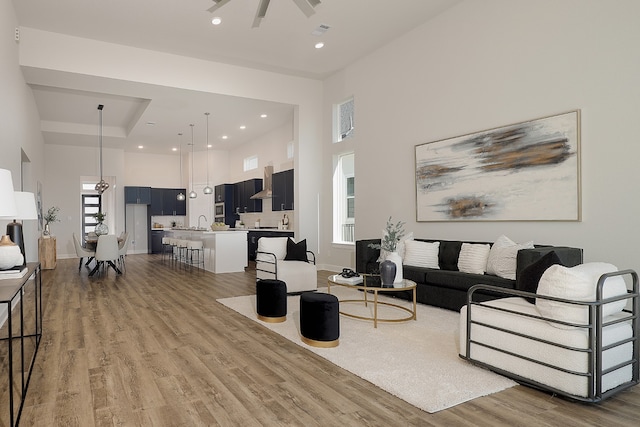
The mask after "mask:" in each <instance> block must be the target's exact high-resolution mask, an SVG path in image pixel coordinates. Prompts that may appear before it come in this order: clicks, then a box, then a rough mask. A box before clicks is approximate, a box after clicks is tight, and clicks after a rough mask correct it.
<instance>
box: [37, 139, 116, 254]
mask: <svg viewBox="0 0 640 427" xmlns="http://www.w3.org/2000/svg"><path fill="white" fill-rule="evenodd" d="M99 153H100V152H99V150H98V148H96V147H73V146H67V145H51V144H47V145H45V154H46V159H47V161H46V164H45V182H44V183H43V194H44V195H45V197H44V199H45V202H44V207H43V209H44V210H45V211H46V210H47V209H48V208H49V207H51V206H57V207H59V208H60V212H59V219H60V222H56V223H54V224H52V225H51V233H52V234H53V235H55V236H56V243H57V252H58V253H57V255H58V258H69V257H71V258H73V257H75V256H76V252H75V248H74V246H73V240H72V234H73V233H76V235H79V233H80V231H81V228H82V216H81V207H82V200H81V185H80V184H81V182H80V179H81V177H82V176H96V175H99V174H100V169H99V168H100V166H99V161H100V160H99V159H100V154H99ZM102 154H103V175H104V176H105V177H106V176H109V177H114V178H115V179H114V182H113V183H112V184H110V187H109V189H108V190H107V191H106V192H105V195H106V194H107V193H108V196H109V197H112V199H111V200H112V203H111V204H109V205H111V206H113V208H103V211H104V212H106V214H107V224H108V225H109V232H110V233H115V234H120V233H121V232H122V231H124V229H125V225H124V187H125V185H127V184H126V183H124V182H123V181H124V179H123V177H124V176H125V171H124V168H125V161H124V151H123V150H120V149H112V148H103V151H102Z"/></svg>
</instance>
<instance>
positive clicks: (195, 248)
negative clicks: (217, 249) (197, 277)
mask: <svg viewBox="0 0 640 427" xmlns="http://www.w3.org/2000/svg"><path fill="white" fill-rule="evenodd" d="M194 252H197V256H198V260H197V261H196V262H194V261H193V253H194ZM187 257H188V259H189V264H190V265H191V266H193V265H194V264H195V265H197V266H199V265H200V264H202V269H203V270H204V243H203V242H202V240H188V241H187ZM198 268H199V267H198Z"/></svg>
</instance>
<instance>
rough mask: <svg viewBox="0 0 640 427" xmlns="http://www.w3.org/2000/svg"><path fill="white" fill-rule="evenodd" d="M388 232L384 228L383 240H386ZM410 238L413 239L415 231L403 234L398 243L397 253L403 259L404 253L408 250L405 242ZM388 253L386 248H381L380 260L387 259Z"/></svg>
mask: <svg viewBox="0 0 640 427" xmlns="http://www.w3.org/2000/svg"><path fill="white" fill-rule="evenodd" d="M386 234H387V231H386V230H382V240H384V236H386ZM409 240H413V232H411V233H407V234H405V235H404V236H402V239H400V241H399V242H398V243H397V244H396V253H397V254H398V255H400V258H402V259H404V253H405V251H406V249H405V244H406V242H408V241H409ZM388 253H389V252H387V251H385V250H384V249H380V256H379V257H378V262H382V261H384V260H386V259H387V254H388Z"/></svg>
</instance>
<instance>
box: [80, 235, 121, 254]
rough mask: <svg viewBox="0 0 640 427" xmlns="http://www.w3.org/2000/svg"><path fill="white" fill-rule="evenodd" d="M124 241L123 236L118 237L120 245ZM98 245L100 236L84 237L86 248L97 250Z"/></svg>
mask: <svg viewBox="0 0 640 427" xmlns="http://www.w3.org/2000/svg"><path fill="white" fill-rule="evenodd" d="M123 242H124V239H123V238H122V237H118V246H120V245H121V244H122V243H123ZM97 247H98V236H96V237H85V239H84V248H85V249H89V250H90V251H94V252H95V250H96V248H97Z"/></svg>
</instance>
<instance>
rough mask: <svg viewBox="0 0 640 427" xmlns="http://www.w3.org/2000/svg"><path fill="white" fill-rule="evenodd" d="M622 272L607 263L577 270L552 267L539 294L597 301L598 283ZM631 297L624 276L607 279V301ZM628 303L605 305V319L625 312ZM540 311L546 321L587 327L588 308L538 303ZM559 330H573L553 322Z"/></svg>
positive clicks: (538, 299) (617, 302) (546, 273)
mask: <svg viewBox="0 0 640 427" xmlns="http://www.w3.org/2000/svg"><path fill="white" fill-rule="evenodd" d="M614 271H618V269H617V268H616V266H615V265H613V264H608V263H605V262H590V263H586V264H580V265H577V266H575V267H564V266H562V265H559V264H556V265H552V266H551V267H549V268H548V269H547V270H546V271H545V272H544V274H543V275H542V277H541V278H540V282H539V283H538V294H539V295H548V296H552V297H556V298H564V299H568V300H572V301H595V300H596V288H597V284H598V279H599V278H600V276H602V275H603V274H605V273H611V272H614ZM626 293H627V285H626V284H625V281H624V279H623V278H622V277H621V276H615V277H611V278H609V279H607V281H606V282H605V285H604V289H603V298H610V297H613V296H617V295H624V294H626ZM625 304H626V302H625V301H624V300H623V301H616V302H611V303H609V304H605V305H604V306H603V308H602V315H603V316H609V315H612V314H615V313H618V312H620V311H622V310H623V309H624V307H625ZM536 308H537V309H538V311H539V312H540V314H542V315H543V316H545V317H549V318H551V319H555V320H560V321H564V322H571V323H578V324H587V323H588V321H589V308H588V306H586V305H582V306H579V305H573V304H567V303H563V302H559V301H550V300H545V299H542V298H537V299H536ZM551 324H552V325H553V326H556V327H558V328H563V329H566V328H571V326H564V325H560V324H557V323H553V322H551Z"/></svg>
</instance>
